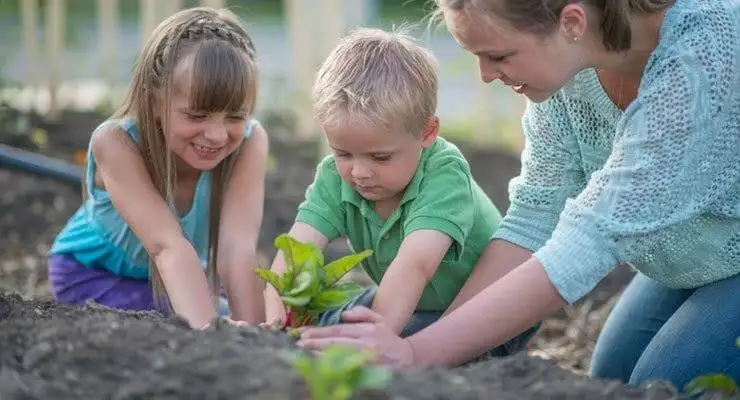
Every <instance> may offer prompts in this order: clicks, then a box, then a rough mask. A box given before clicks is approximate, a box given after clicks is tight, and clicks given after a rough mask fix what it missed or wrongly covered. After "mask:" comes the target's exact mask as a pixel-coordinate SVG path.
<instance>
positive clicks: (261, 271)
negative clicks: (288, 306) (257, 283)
mask: <svg viewBox="0 0 740 400" xmlns="http://www.w3.org/2000/svg"><path fill="white" fill-rule="evenodd" d="M254 271H255V273H256V274H257V276H259V277H260V278H262V279H263V280H265V281H266V282H267V283H269V284H270V285H272V286H273V287H274V288H275V290H277V292H278V293H282V292H283V291H284V290H285V286H283V279H282V277H281V276H280V275H278V274H276V273H275V272H273V271H271V270H270V269H269V268H264V267H257V268H255V269H254Z"/></svg>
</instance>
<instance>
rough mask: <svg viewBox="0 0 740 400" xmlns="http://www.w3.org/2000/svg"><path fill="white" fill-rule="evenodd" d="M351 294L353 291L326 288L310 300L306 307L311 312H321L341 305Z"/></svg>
mask: <svg viewBox="0 0 740 400" xmlns="http://www.w3.org/2000/svg"><path fill="white" fill-rule="evenodd" d="M353 294H354V292H351V291H347V290H342V289H341V288H331V289H326V290H324V291H323V292H321V293H319V294H318V295H317V296H316V297H314V298H313V299H312V300H311V302H310V303H309V305H308V309H309V310H310V312H312V313H322V312H324V311H328V310H331V309H334V308H337V307H339V306H341V305H343V304H344V303H346V302H347V301H349V300H350V299H351V298H352V296H353Z"/></svg>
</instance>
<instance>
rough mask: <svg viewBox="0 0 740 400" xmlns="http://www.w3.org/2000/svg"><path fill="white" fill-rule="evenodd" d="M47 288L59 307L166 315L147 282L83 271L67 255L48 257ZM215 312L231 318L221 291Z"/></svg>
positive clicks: (93, 271)
mask: <svg viewBox="0 0 740 400" xmlns="http://www.w3.org/2000/svg"><path fill="white" fill-rule="evenodd" d="M49 284H50V285H51V293H52V295H53V296H54V299H55V300H56V301H58V302H60V303H66V304H84V303H85V302H87V301H88V300H92V301H93V302H95V303H98V304H102V305H104V306H106V307H110V308H115V309H119V310H128V311H152V310H154V311H159V312H162V313H164V314H168V312H167V311H166V310H163V309H159V308H157V307H156V306H155V305H154V295H153V293H152V288H151V287H150V286H149V281H148V280H139V279H132V278H126V277H123V276H118V275H115V274H113V273H112V272H110V271H106V270H104V269H95V268H90V267H86V266H84V265H82V264H80V263H79V262H77V260H75V259H74V257H72V256H70V255H68V254H52V255H50V256H49ZM218 312H219V314H220V315H222V316H228V315H230V311H229V304H228V301H227V300H226V297H225V296H224V290H223V288H221V296H220V297H219V305H218Z"/></svg>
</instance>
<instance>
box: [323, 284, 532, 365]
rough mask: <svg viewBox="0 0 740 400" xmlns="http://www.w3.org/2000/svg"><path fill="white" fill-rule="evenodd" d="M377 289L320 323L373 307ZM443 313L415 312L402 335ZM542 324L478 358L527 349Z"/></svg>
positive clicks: (326, 315) (333, 322)
mask: <svg viewBox="0 0 740 400" xmlns="http://www.w3.org/2000/svg"><path fill="white" fill-rule="evenodd" d="M376 291H377V289H376V288H374V287H372V288H368V289H365V291H364V292H362V293H361V294H360V295H358V296H357V297H355V298H353V299H352V300H350V301H349V302H347V303H346V304H344V305H343V306H342V307H339V308H337V309H334V310H331V311H327V312H324V313H322V314H321V315H319V321H318V325H320V326H327V325H336V324H339V323H340V322H341V315H342V313H343V312H345V311H348V310H350V309H352V308H353V307H355V306H365V307H367V308H371V307H372V304H373V299H375V293H376ZM442 314H443V312H442V311H417V312H415V313H413V314H412V315H411V319H410V320H409V322H408V323H407V324H406V327H405V328H404V329H403V331H402V332H401V337H407V336H411V335H413V334H415V333H416V332H419V331H420V330H422V329H424V328H426V327H427V326H429V325H431V324H433V323H434V322H436V321H437V320H438V319H439V318H440V317H441V316H442ZM540 325H541V323H537V324H536V325H534V326H532V327H531V328H529V329H528V330H526V331H525V332H524V333H522V334H520V335H519V336H517V337H515V338H513V339H511V340H509V341H508V342H506V343H504V344H503V345H501V346H498V347H496V348H493V349H491V350H489V351H488V352H487V353H486V354H484V355H481V356H480V357H479V358H478V359H485V358H490V357H505V356H509V355H512V354H514V353H517V352H519V351H521V350H525V349H526V347H527V343H528V342H529V340H530V339H531V338H532V336H534V334H535V333H537V330H538V329H539V327H540Z"/></svg>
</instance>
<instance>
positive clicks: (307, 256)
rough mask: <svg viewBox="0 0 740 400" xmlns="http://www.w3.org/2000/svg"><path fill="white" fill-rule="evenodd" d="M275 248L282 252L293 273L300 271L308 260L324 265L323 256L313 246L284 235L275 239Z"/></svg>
mask: <svg viewBox="0 0 740 400" xmlns="http://www.w3.org/2000/svg"><path fill="white" fill-rule="evenodd" d="M275 247H277V248H278V249H279V250H281V251H282V252H283V255H284V257H285V259H286V263H287V264H289V265H290V266H291V271H292V272H293V273H297V272H299V271H301V270H302V269H303V267H304V264H305V263H306V262H307V261H309V260H311V261H313V262H314V263H316V264H318V265H323V264H324V255H323V254H322V253H321V251H320V250H319V248H318V247H317V246H316V245H315V244H313V243H303V242H299V241H297V240H295V239H294V238H293V237H291V236H290V235H288V234H286V233H283V234H280V235H278V236H277V237H276V238H275Z"/></svg>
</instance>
